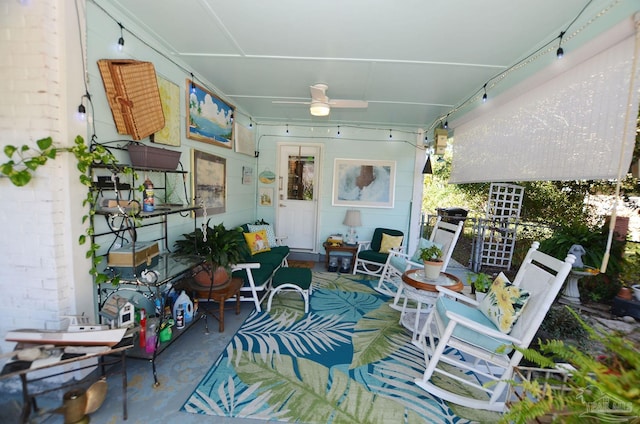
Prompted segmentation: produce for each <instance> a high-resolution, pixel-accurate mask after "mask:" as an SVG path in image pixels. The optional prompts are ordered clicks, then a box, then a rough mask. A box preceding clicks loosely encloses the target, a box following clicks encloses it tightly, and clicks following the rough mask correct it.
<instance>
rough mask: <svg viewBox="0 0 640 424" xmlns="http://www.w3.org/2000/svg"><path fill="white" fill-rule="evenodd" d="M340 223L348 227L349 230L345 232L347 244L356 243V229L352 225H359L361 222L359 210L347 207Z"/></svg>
mask: <svg viewBox="0 0 640 424" xmlns="http://www.w3.org/2000/svg"><path fill="white" fill-rule="evenodd" d="M342 225H346V226H347V227H349V232H348V233H347V241H346V243H347V244H356V239H357V238H358V236H356V230H355V228H354V227H361V226H362V222H361V221H360V211H358V210H355V209H349V210H348V211H347V214H346V215H345V216H344V221H342Z"/></svg>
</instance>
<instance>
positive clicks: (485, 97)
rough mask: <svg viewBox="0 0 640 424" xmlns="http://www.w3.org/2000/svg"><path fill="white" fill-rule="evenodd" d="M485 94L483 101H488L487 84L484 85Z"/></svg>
mask: <svg viewBox="0 0 640 424" xmlns="http://www.w3.org/2000/svg"><path fill="white" fill-rule="evenodd" d="M483 88H484V94H483V95H482V103H485V102H486V101H487V84H485V85H484V87H483Z"/></svg>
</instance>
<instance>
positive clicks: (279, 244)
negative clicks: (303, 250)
mask: <svg viewBox="0 0 640 424" xmlns="http://www.w3.org/2000/svg"><path fill="white" fill-rule="evenodd" d="M288 238H289V236H276V245H278V246H284V245H283V244H282V242H283V241H284V240H286V239H288Z"/></svg>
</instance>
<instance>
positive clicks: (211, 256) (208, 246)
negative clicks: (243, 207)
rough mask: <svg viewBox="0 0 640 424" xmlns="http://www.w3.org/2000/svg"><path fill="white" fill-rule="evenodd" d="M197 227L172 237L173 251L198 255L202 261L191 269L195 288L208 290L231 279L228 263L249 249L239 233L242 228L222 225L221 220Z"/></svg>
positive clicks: (237, 258)
mask: <svg viewBox="0 0 640 424" xmlns="http://www.w3.org/2000/svg"><path fill="white" fill-rule="evenodd" d="M203 228H205V229H206V230H205V231H206V237H205V232H203V230H202V229H200V228H199V229H197V230H196V231H193V232H191V233H188V234H183V235H182V236H183V237H184V238H182V239H179V240H176V242H175V244H174V245H175V247H176V249H177V250H176V254H178V255H183V256H192V255H197V256H202V257H203V258H204V263H203V264H202V265H201V266H199V267H196V268H194V271H193V277H194V280H195V284H196V287H194V288H195V289H196V290H198V288H201V289H202V290H201V291H208V290H209V289H210V288H211V287H216V286H220V285H223V284H225V283H226V282H228V281H229V279H230V278H231V266H232V265H234V264H237V263H239V262H242V260H243V259H244V258H245V257H246V255H248V254H249V248H248V246H247V243H246V241H245V240H244V237H243V235H242V228H239V227H238V228H233V229H227V228H225V226H224V224H223V223H220V224H218V225H215V226H213V227H211V226H209V221H207V223H206V224H205V225H203Z"/></svg>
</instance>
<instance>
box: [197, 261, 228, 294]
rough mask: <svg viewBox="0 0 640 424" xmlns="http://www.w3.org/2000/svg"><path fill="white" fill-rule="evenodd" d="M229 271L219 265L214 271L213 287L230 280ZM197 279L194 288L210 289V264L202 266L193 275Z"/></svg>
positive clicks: (199, 289) (200, 289)
mask: <svg viewBox="0 0 640 424" xmlns="http://www.w3.org/2000/svg"><path fill="white" fill-rule="evenodd" d="M229 278H230V276H229V273H228V272H227V270H226V269H224V268H223V267H221V266H219V267H218V268H216V270H215V272H214V273H213V289H214V290H215V289H216V287H217V286H221V285H223V284H225V283H226V282H227V281H229ZM193 279H194V280H195V287H194V289H195V290H197V291H199V292H200V291H208V290H209V287H210V286H211V269H210V267H208V266H202V267H201V268H200V270H199V271H197V272H196V274H195V275H194V276H193Z"/></svg>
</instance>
